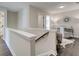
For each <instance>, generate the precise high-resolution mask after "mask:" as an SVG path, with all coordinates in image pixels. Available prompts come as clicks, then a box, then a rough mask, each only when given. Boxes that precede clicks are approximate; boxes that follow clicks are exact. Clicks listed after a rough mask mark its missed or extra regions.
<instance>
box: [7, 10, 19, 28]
mask: <svg viewBox="0 0 79 59" xmlns="http://www.w3.org/2000/svg"><path fill="white" fill-rule="evenodd" d="M17 16H18V13H17V12H11V11H7V26H8V27H10V28H17V21H18V17H17Z"/></svg>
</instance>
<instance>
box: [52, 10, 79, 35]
mask: <svg viewBox="0 0 79 59" xmlns="http://www.w3.org/2000/svg"><path fill="white" fill-rule="evenodd" d="M51 16H52V17H53V19H52V20H54V22H55V24H57V25H58V26H61V25H64V26H66V27H70V26H72V27H73V28H74V32H75V35H78V36H79V10H73V11H68V12H63V13H59V14H54V15H51ZM66 16H69V17H71V19H70V22H68V23H65V22H64V18H65V17H66ZM51 27H53V26H52V23H51Z"/></svg>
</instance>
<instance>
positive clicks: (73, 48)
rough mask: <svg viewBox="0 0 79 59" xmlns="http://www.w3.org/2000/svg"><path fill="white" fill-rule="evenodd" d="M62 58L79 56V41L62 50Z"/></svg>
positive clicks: (76, 40)
mask: <svg viewBox="0 0 79 59" xmlns="http://www.w3.org/2000/svg"><path fill="white" fill-rule="evenodd" d="M61 51H62V52H61V54H60V56H79V39H75V42H74V44H69V45H67V46H66V48H63V49H61Z"/></svg>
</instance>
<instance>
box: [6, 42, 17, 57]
mask: <svg viewBox="0 0 79 59" xmlns="http://www.w3.org/2000/svg"><path fill="white" fill-rule="evenodd" d="M5 43H6V44H7V46H8V48H9V50H10V52H11V54H12V55H13V56H16V54H15V52H14V51H13V49H12V48H11V46H10V45H9V44H8V42H7V41H5Z"/></svg>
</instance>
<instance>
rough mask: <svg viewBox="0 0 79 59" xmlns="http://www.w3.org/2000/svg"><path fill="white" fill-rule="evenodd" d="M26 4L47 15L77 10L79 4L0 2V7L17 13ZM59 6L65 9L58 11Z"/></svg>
mask: <svg viewBox="0 0 79 59" xmlns="http://www.w3.org/2000/svg"><path fill="white" fill-rule="evenodd" d="M28 4H29V5H32V6H34V7H37V8H40V9H42V10H44V11H47V12H49V13H60V12H66V11H70V10H75V9H79V3H76V2H0V6H1V7H6V8H7V9H8V10H11V11H18V10H20V9H22V8H24V7H25V6H26V5H28ZM60 5H64V6H65V7H64V8H62V9H60V8H58V7H59V6H60Z"/></svg>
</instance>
